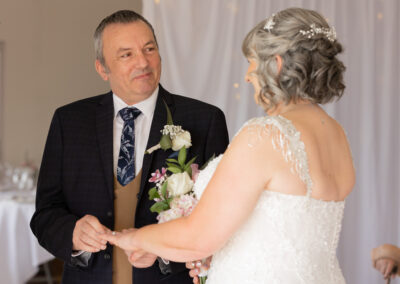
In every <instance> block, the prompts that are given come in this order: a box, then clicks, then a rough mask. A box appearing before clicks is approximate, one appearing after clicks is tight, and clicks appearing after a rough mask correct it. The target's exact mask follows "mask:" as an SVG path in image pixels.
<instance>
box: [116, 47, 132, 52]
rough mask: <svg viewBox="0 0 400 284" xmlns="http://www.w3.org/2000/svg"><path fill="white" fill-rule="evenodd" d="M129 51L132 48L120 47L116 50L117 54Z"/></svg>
mask: <svg viewBox="0 0 400 284" xmlns="http://www.w3.org/2000/svg"><path fill="white" fill-rule="evenodd" d="M129 50H132V48H130V47H120V48H119V49H118V53H121V52H124V51H129Z"/></svg>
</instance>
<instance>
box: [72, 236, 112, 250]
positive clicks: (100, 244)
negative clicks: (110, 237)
mask: <svg viewBox="0 0 400 284" xmlns="http://www.w3.org/2000/svg"><path fill="white" fill-rule="evenodd" d="M79 239H80V240H81V241H82V242H84V243H86V244H88V245H90V246H92V247H94V248H97V249H99V250H100V249H102V250H104V249H106V242H105V241H103V240H101V239H100V238H99V237H97V236H96V237H95V238H93V237H92V236H91V235H89V234H82V235H81V236H80V238H79Z"/></svg>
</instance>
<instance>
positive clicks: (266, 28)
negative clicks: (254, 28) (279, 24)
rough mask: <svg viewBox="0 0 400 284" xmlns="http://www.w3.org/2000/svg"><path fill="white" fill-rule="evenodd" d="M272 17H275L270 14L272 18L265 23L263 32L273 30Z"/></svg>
mask: <svg viewBox="0 0 400 284" xmlns="http://www.w3.org/2000/svg"><path fill="white" fill-rule="evenodd" d="M274 17H275V14H272V16H271V17H269V19H268V21H267V22H266V23H265V26H264V30H267V31H268V32H270V31H271V30H272V29H273V28H274V25H275V22H274Z"/></svg>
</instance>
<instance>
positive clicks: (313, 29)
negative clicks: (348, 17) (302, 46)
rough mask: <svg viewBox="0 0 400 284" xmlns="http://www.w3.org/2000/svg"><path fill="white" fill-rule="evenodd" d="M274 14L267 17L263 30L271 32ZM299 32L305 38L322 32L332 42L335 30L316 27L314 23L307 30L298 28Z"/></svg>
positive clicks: (334, 38)
mask: <svg viewBox="0 0 400 284" xmlns="http://www.w3.org/2000/svg"><path fill="white" fill-rule="evenodd" d="M274 17H275V14H272V15H271V17H269V18H268V20H267V22H266V23H265V25H264V28H263V29H264V30H266V31H268V32H271V30H272V29H273V28H274V26H275V22H274ZM299 33H301V34H302V35H304V36H306V37H307V38H312V37H313V36H315V35H317V34H323V35H324V36H325V37H326V38H327V39H328V40H329V41H330V42H334V41H335V40H336V30H335V28H334V27H331V28H317V26H316V25H315V24H311V25H310V29H309V30H306V31H305V30H300V31H299Z"/></svg>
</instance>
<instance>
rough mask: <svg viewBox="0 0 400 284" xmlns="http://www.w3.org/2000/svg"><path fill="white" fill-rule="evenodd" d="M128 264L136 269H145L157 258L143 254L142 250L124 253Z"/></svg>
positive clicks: (149, 254)
mask: <svg viewBox="0 0 400 284" xmlns="http://www.w3.org/2000/svg"><path fill="white" fill-rule="evenodd" d="M125 254H126V255H127V257H128V260H129V262H130V264H132V265H133V266H135V267H137V268H147V267H150V266H152V265H153V264H154V262H155V261H156V259H157V256H156V255H155V254H152V253H148V252H145V251H144V250H139V251H134V252H132V251H125Z"/></svg>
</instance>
